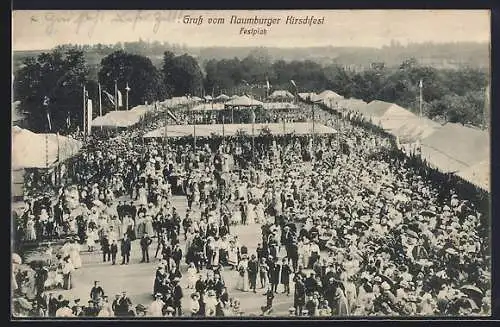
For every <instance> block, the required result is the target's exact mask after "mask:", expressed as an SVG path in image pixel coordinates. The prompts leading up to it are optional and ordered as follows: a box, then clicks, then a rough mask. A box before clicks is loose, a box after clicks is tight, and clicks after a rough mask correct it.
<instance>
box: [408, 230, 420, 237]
mask: <svg viewBox="0 0 500 327" xmlns="http://www.w3.org/2000/svg"><path fill="white" fill-rule="evenodd" d="M406 235H407V236H409V237H413V238H417V239H418V235H417V233H415V232H414V231H413V230H411V229H408V230H407V231H406Z"/></svg>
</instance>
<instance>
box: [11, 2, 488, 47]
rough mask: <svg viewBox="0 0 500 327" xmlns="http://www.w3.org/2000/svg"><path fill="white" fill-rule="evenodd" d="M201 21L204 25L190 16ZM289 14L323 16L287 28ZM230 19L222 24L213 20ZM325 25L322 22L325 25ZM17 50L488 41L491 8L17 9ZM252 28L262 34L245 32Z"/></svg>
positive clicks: (14, 29)
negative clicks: (257, 20)
mask: <svg viewBox="0 0 500 327" xmlns="http://www.w3.org/2000/svg"><path fill="white" fill-rule="evenodd" d="M233 15H235V16H237V17H239V18H246V17H255V16H258V17H262V18H274V19H278V18H279V19H280V21H279V23H277V24H273V25H272V26H270V27H268V26H265V25H249V24H230V19H231V16H233ZM186 16H189V17H191V18H198V17H200V16H201V17H202V18H203V20H202V22H201V23H200V24H197V23H186V22H185V18H186ZM288 16H293V17H295V18H299V19H302V18H306V17H311V16H314V18H315V19H322V18H323V17H324V19H322V21H323V23H322V24H316V25H312V26H309V25H289V24H285V22H286V19H287V17H288ZM213 18H224V24H213V23H209V19H213ZM319 22H321V20H320V21H319ZM12 25H13V26H12V49H13V50H15V51H21V50H46V49H51V48H53V47H55V46H57V45H60V44H67V43H72V44H97V43H103V44H114V43H116V42H133V41H138V40H139V39H142V40H145V41H147V40H149V41H155V40H157V41H160V42H169V43H177V44H184V45H186V46H193V47H203V46H206V47H208V46H239V47H244V46H249V47H255V46H272V47H313V46H329V45H332V46H341V47H342V46H361V47H382V46H384V45H389V44H390V43H391V41H397V42H399V43H401V44H407V43H422V42H434V43H446V42H490V16H489V11H487V10H253V11H251V10H227V11H223V10H212V11H206V10H205V11H193V10H185V11H180V10H172V11H97V10H94V11H36V10H35V11H32V10H30V11H14V12H13V19H12ZM242 27H243V28H244V29H246V30H249V29H251V28H254V29H255V30H256V31H257V32H258V33H264V30H265V34H264V35H262V34H257V35H249V34H245V33H244V31H242Z"/></svg>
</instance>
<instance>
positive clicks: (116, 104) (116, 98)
mask: <svg viewBox="0 0 500 327" xmlns="http://www.w3.org/2000/svg"><path fill="white" fill-rule="evenodd" d="M115 111H118V86H117V85H116V79H115Z"/></svg>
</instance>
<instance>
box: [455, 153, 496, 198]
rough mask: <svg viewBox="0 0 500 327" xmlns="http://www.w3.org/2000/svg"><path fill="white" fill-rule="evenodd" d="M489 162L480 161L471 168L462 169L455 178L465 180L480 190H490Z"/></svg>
mask: <svg viewBox="0 0 500 327" xmlns="http://www.w3.org/2000/svg"><path fill="white" fill-rule="evenodd" d="M490 166H491V165H490V160H485V161H481V162H479V163H477V164H475V165H473V166H472V167H469V168H467V169H464V170H462V171H460V172H458V173H457V176H459V177H461V178H463V179H465V180H466V181H468V182H469V183H471V184H473V185H476V186H477V187H480V188H482V189H483V190H485V191H489V190H490V174H491V171H490V170H491V167H490Z"/></svg>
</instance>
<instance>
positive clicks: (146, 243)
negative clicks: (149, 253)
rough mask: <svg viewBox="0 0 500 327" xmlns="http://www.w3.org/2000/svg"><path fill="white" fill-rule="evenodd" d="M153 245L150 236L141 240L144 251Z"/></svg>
mask: <svg viewBox="0 0 500 327" xmlns="http://www.w3.org/2000/svg"><path fill="white" fill-rule="evenodd" d="M151 243H153V240H152V239H151V238H150V237H149V236H143V237H142V238H141V248H142V249H147V248H148V247H149V246H150V245H151Z"/></svg>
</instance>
